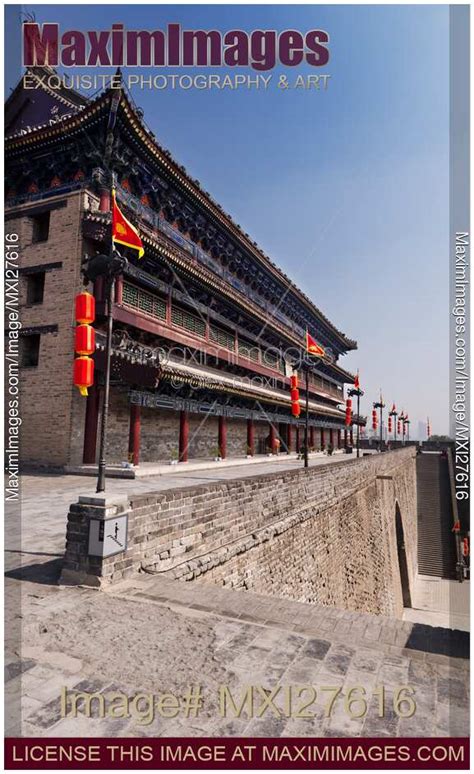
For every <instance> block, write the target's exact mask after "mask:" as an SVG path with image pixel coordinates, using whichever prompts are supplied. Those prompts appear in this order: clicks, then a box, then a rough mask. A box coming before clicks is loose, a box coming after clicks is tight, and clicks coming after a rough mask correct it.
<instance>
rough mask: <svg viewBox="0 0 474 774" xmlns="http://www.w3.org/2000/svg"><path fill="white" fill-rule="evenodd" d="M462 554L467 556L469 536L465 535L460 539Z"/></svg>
mask: <svg viewBox="0 0 474 774" xmlns="http://www.w3.org/2000/svg"><path fill="white" fill-rule="evenodd" d="M462 555H463V556H469V538H468V537H465V538H463V539H462Z"/></svg>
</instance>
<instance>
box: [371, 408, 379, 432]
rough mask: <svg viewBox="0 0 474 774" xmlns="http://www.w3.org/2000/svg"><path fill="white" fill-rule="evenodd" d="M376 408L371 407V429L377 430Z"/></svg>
mask: <svg viewBox="0 0 474 774" xmlns="http://www.w3.org/2000/svg"><path fill="white" fill-rule="evenodd" d="M377 425H378V422H377V409H372V430H377Z"/></svg>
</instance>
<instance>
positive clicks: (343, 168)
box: [6, 5, 449, 433]
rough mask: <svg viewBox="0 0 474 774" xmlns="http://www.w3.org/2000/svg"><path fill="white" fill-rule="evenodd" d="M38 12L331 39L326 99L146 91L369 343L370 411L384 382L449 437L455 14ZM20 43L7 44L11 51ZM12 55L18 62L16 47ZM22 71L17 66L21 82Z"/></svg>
mask: <svg viewBox="0 0 474 774" xmlns="http://www.w3.org/2000/svg"><path fill="white" fill-rule="evenodd" d="M16 8H18V6H17V7H16ZM22 9H23V10H24V11H26V12H31V11H33V12H34V13H35V15H36V19H37V21H57V22H59V23H60V25H61V26H62V27H63V28H64V29H72V28H77V29H96V28H97V29H108V28H109V27H110V25H111V24H112V23H114V22H123V23H124V24H125V25H126V26H127V27H128V28H130V29H137V28H141V29H157V28H161V27H163V26H165V25H166V24H168V23H171V22H179V23H181V24H182V25H183V26H184V27H185V28H188V29H220V30H223V31H225V30H228V29H236V28H237V29H239V28H240V29H246V30H252V29H277V30H280V31H282V30H285V29H296V30H301V31H302V32H304V31H306V30H310V29H324V30H327V31H328V32H329V34H330V53H331V57H330V61H329V64H328V65H327V66H325V67H324V68H322V71H323V72H325V73H329V74H330V76H331V80H330V86H329V88H328V90H327V91H325V92H310V91H306V92H305V91H299V90H288V91H284V92H282V91H281V90H279V89H276V88H272V89H269V90H268V91H267V92H263V91H259V92H257V91H248V90H242V91H214V90H212V91H204V90H202V91H198V90H189V91H181V90H176V91H171V90H168V91H152V90H150V91H148V90H143V91H139V90H136V91H135V92H133V97H134V99H135V102H136V103H137V104H138V105H139V106H141V107H142V108H143V109H144V111H145V117H146V121H147V123H148V125H149V126H150V127H151V128H152V129H153V130H154V132H155V134H156V135H157V137H158V139H159V141H160V142H161V143H162V144H163V145H164V146H165V147H167V148H168V149H169V150H170V151H171V152H172V154H173V155H174V156H175V157H176V159H177V160H178V161H179V162H180V163H182V164H184V166H185V167H186V168H187V170H188V171H189V172H190V173H191V175H192V176H193V177H195V178H198V179H199V180H200V181H201V183H202V185H203V187H204V188H205V189H206V190H208V191H209V192H210V193H211V194H212V195H213V196H214V198H216V199H217V200H218V201H219V202H220V203H221V204H222V206H223V207H224V209H225V210H226V211H227V212H229V213H231V215H232V216H233V217H234V219H235V220H236V221H237V222H238V223H240V225H241V226H242V227H243V228H244V230H245V231H247V232H248V233H249V234H250V235H251V236H252V238H253V239H255V240H256V241H257V242H258V244H259V245H260V246H261V247H262V248H263V249H264V250H265V252H267V253H268V254H269V255H270V256H271V257H272V259H273V260H274V261H275V262H276V263H277V264H278V265H279V266H280V267H281V268H282V269H283V270H284V271H285V272H286V273H287V274H289V275H290V276H291V277H292V279H293V280H294V281H295V282H296V283H297V284H298V285H299V286H300V287H301V288H302V289H303V290H304V291H305V292H306V293H307V294H308V295H309V296H310V297H311V298H312V299H313V300H314V301H315V303H316V304H317V305H318V306H319V307H320V308H321V309H322V311H323V312H324V313H325V314H326V315H327V316H328V317H329V318H330V319H331V320H332V321H333V322H334V323H335V324H336V325H337V326H338V327H339V328H340V329H341V330H343V331H345V332H346V333H347V334H349V335H350V337H352V338H355V339H356V340H357V341H358V344H359V349H358V350H357V351H356V352H355V353H351V354H350V355H348V356H347V357H346V358H344V361H343V362H344V365H345V366H346V367H347V368H349V369H353V370H355V369H357V368H359V369H360V374H361V386H362V388H363V389H364V390H365V392H366V396H365V397H364V398H363V409H364V412H367V413H369V411H370V408H371V406H370V405H369V402H371V401H373V400H376V399H377V396H378V391H379V388H380V387H382V389H383V393H384V396H385V397H386V399H387V402H391V401H393V400H395V401H396V403H397V406H398V407H399V408H402V407H403V408H405V410H406V411H408V412H409V414H410V417H411V419H412V420H414V421H413V422H412V429H413V430H416V428H417V425H418V421H419V420H422V421H425V420H426V416H427V415H429V416H430V418H431V425H432V432H434V433H445V432H447V430H448V415H449V405H448V333H449V309H448V236H449V232H448V228H449V220H448V219H449V209H448V194H449V185H448V183H449V181H448V163H449V91H448V41H449V37H448V7H447V6H173V5H168V6H138V5H134V6H128V5H127V6H124V5H117V6H113V5H111V6H101V5H94V6H87V5H81V6H78V5H77V6H74V5H72V6H67V7H65V6H48V5H37V6H34V5H25V6H22ZM7 10H8V12H9V13H12V12H13V7H10V8H9V9H7ZM13 39H14V38H13V37H12V36H11V35H8V34H7V37H6V40H7V43H8V41H9V40H13ZM6 57H7V60H6V61H7V62H12V61H13V59H12V58H13V57H14V52H13V51H8V49H7V52H6ZM16 70H17V68H16V67H12V66H10V68H9V73H7V77H9V79H10V80H9V82H7V86H8V87H10V86H12V85H14V83H15V82H16V80H17V77H18V75H19V73H18V72H15V71H16ZM12 71H13V72H12ZM315 71H316V72H317V69H316V68H310V67H308V66H306V67H301V68H298V72H301V73H305V72H312V73H314V72H315ZM101 72H107V70H106V69H105V68H102V69H101ZM125 72H127V71H125ZM142 72H144V73H146V70H142ZM160 72H165V71H164V70H160ZM169 72H178V70H177V68H170V70H169ZM189 72H190V70H189V68H187V69H186V73H189ZM199 72H208V73H209V72H218V70H216V69H215V70H213V69H212V68H211V69H209V70H207V71H206V70H200V71H199ZM239 72H243V73H246V72H249V73H250V72H252V74H255V73H254V72H253V71H250V70H245V69H240V70H239ZM274 72H275V75H274V78H275V79H277V77H278V74H279V73H280V70H279V68H276V70H275V71H274ZM285 72H286V73H288V74H290V75H291V76H292V77H293V75H294V73H293V70H292V71H291V72H290V71H289V70H286V71H285ZM7 93H8V89H7ZM316 333H317V332H316Z"/></svg>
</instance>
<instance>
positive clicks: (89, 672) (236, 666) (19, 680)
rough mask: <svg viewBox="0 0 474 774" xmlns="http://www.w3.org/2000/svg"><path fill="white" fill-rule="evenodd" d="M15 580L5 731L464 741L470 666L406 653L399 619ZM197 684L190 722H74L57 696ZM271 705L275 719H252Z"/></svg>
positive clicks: (182, 590) (239, 598)
mask: <svg viewBox="0 0 474 774" xmlns="http://www.w3.org/2000/svg"><path fill="white" fill-rule="evenodd" d="M16 583H18V581H16V580H14V579H9V580H8V584H9V585H11V584H16ZM22 584H23V602H22V616H23V617H22V625H23V645H22V660H21V661H19V660H18V656H17V653H16V649H15V648H14V647H13V648H9V649H8V651H7V661H6V669H7V681H8V682H7V685H6V691H7V695H8V697H9V714H10V717H7V733H8V734H9V735H18V732H19V731H20V730H21V733H22V734H23V735H24V736H46V737H50V736H53V737H70V736H75V735H78V734H79V735H84V736H107V737H131V736H138V737H147V736H160V737H170V736H176V737H189V736H197V737H208V736H243V737H249V738H251V737H254V736H266V737H293V738H295V737H311V736H316V737H341V736H349V737H377V736H387V737H397V736H398V737H399V736H402V737H403V736H427V737H430V736H432V737H449V736H453V737H455V736H466V735H467V734H468V731H469V701H468V672H467V668H468V661H467V659H465V658H459V657H453V656H452V655H451V656H447V655H444V654H440V653H431V652H428V651H427V650H426V649H421V650H420V649H417V650H415V649H412V647H410V645H409V640H410V637H411V636H412V632H413V629H412V628H411V625H410V624H409V623H407V622H403V621H397V620H394V619H390V618H382V617H380V618H379V617H377V616H372V615H365V614H359V613H352V612H347V611H343V610H338V609H335V608H329V607H326V608H322V607H319V606H318V607H316V606H312V605H307V604H302V603H298V602H292V601H290V600H281V599H277V598H272V597H264V596H260V595H256V594H253V593H251V592H239V591H232V590H228V589H224V588H219V587H214V586H202V585H199V584H194V583H181V582H179V581H170V580H166V579H163V578H155V577H153V576H142V577H139V578H135V579H133V581H128V582H126V583H125V582H124V583H122V584H120V585H117V586H114V587H111V589H110V590H109V591H107V592H104V591H95V590H91V589H89V588H77V587H74V588H58V587H56V588H54V587H51V586H38V584H33V583H29V582H28V581H22ZM11 602H12V604H13V605H14V604H15V597H13V598H12V599H11ZM15 642H16V640H15ZM12 645H14V642H12ZM428 645H429V642H428V641H423V642H422V643H421V647H422V648H426V647H427V646H428ZM192 686H194V690H197V689H196V686H198V687H199V690H200V691H201V692H202V697H203V701H202V708H200V709H199V711H196V713H195V714H193V715H192V716H191V717H188V716H186V717H185V716H183V713H182V712H180V714H179V715H178V716H177V717H174V718H169V717H161V716H159V715H158V714H155V716H154V717H153V718H152V719H151V720H150V723H147V724H146V725H144V724H143V723H140V722H139V720H137V718H136V717H133V716H132V717H129V716H126V717H123V718H120V719H117V718H113V717H109V716H105V717H103V716H102V715H100V716H98V715H97V712H94V714H93V715H92V716H88V715H86V713H85V711H84V707H83V708H82V709H81V710H80V712H79V714H78V716H77V717H70V716H66V717H64V716H63V715H62V713H61V702H60V692H61V691H62V689H63V688H64V687H66V688H67V691H68V692H69V693H71V692H72V693H75V692H85V693H89V694H91V693H94V694H100V695H101V696H103V697H104V700H105V701H111V700H112V697H113V696H114V695H115V692H116V691H120V692H122V693H125V694H126V696H128V697H130V698H133V697H135V696H137V695H138V694H143V693H144V692H145V693H146V694H147V695H148V694H150V695H152V696H157V697H159V696H161V695H163V694H164V693H166V694H168V693H170V692H171V693H172V694H173V695H175V696H178V697H182V696H184V695H185V693H186V692H187V691H188V690H189V688H190V687H192ZM249 686H250V687H251V691H252V692H253V695H254V698H255V706H254V707H253V708H250V709H249V707H248V704H247V703H246V706H245V708H244V710H243V711H242V712H240V713H236V712H235V711H233V709H232V707H231V705H230V703H229V706H228V709H229V711H228V712H226V713H224V714H222V712H221V710H220V708H219V707H220V698H219V696H220V692H221V690H222V687H224V689H225V690H227V689H228V690H229V691H231V693H232V697H233V699H235V702H236V704H237V705H239V704H240V703H241V702H242V697H244V698H245V696H246V695H247V692H248V689H249ZM406 686H409V688H410V692H411V695H412V697H414V701H415V707H414V710H413V712H412V713H411V714H409V715H407V714H406V713H405V712H404V708H405V709H406V706H405V705H403V706H401V705H400V703H399V701H398V698H399V692H400V689H404V687H406ZM354 689H356V691H355V693H354ZM301 690H303V691H305V693H304V695H303V696H301V694H300V691H301ZM288 691H292V692H293V693H292V696H293V698H294V701H295V703H294V705H293V704H292V711H291V713H288V711H287V709H286V706H287V705H286V703H285V702H286V698H285V697H286V695H287V692H288ZM361 693H362V700H361ZM268 695H270V696H273V697H274V703H275V706H276V708H277V713H275V712H274V711H273V710H272V709H267V710H266V711H265V712H262V713H261V714H259V710H260V709H261V707H262V705H263V704H264V702H265V697H266V696H268ZM14 697H18V702H19V701H20V699H21V705H22V710H21V718H18V717H15V716H13V715H12V708H13V707H14V706H16V701H17V700H16V698H15V700H14ZM357 697H358V702H359V703H357V702H355V703H351V702H352V700H353V699H354V700H355V699H357ZM397 697H398V698H397ZM313 699H314V700H313ZM333 699H334V701H333V702H332V703H331V701H332V700H333ZM302 702H304V704H307V702H309V703H310V706H309V710H308V711H309V712H310V714H309V715H307V716H304V717H301V715H300V714H298V708H299V707H300V706H301V703H302ZM381 702H382V704H381ZM395 708H398V711H397V710H396V709H395ZM359 709H362V710H363V711H362V712H361V713H359ZM400 709H401V710H402V711H400ZM408 709H410V708H409V706H408ZM18 723H20V727H18Z"/></svg>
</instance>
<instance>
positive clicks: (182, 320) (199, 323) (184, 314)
mask: <svg viewBox="0 0 474 774" xmlns="http://www.w3.org/2000/svg"><path fill="white" fill-rule="evenodd" d="M171 322H172V323H173V325H177V326H179V327H180V328H186V330H187V331H191V333H195V334H196V335H197V336H205V335H206V323H205V321H204V320H203V319H202V318H201V317H197V316H196V315H194V314H191V312H188V311H187V310H186V309H180V308H179V307H177V306H173V307H171Z"/></svg>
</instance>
